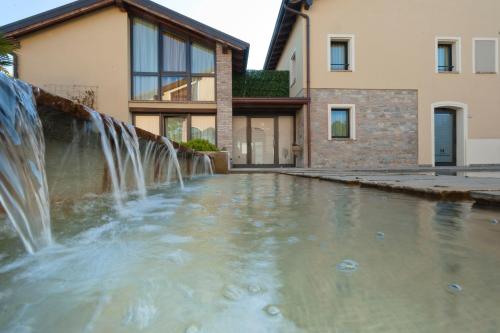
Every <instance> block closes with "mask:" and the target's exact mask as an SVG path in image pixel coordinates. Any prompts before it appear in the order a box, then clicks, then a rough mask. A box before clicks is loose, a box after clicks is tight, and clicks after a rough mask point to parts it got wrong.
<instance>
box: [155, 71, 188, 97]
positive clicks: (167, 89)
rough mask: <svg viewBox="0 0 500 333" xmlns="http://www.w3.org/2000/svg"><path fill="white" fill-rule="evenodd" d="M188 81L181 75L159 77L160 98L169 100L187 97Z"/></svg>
mask: <svg viewBox="0 0 500 333" xmlns="http://www.w3.org/2000/svg"><path fill="white" fill-rule="evenodd" d="M187 87H188V82H187V80H186V78H185V77H182V76H168V77H163V78H162V79H161V100H162V101H170V102H179V101H186V100H187V99H188V90H187Z"/></svg>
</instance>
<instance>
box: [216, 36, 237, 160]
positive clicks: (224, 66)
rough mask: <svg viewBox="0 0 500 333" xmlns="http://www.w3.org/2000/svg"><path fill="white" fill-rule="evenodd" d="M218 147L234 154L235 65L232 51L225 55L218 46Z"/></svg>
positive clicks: (220, 46)
mask: <svg viewBox="0 0 500 333" xmlns="http://www.w3.org/2000/svg"><path fill="white" fill-rule="evenodd" d="M216 57H217V75H216V77H217V79H216V80H217V82H216V84H217V146H218V147H219V149H224V150H226V151H228V152H232V150H233V148H232V142H233V82H232V81H233V64H232V54H231V50H230V49H228V50H227V51H226V53H224V51H223V48H222V45H221V44H217V53H216Z"/></svg>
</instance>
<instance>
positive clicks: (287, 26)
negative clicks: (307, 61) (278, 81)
mask: <svg viewBox="0 0 500 333" xmlns="http://www.w3.org/2000/svg"><path fill="white" fill-rule="evenodd" d="M312 3H313V0H295V1H294V0H282V2H281V7H280V11H279V13H278V18H277V20H276V25H275V26H274V32H273V37H272V38H271V43H270V44H269V49H268V51H267V57H266V61H265V63H264V69H267V70H274V69H276V66H278V61H279V60H280V58H281V54H282V53H283V49H284V48H285V46H286V43H287V41H288V38H289V37H290V34H291V32H292V28H293V25H294V23H295V21H296V20H297V15H295V14H294V13H291V12H289V11H287V10H285V6H288V7H289V8H292V9H295V10H298V11H300V10H301V8H302V5H303V4H304V7H305V8H306V9H309V7H310V6H312Z"/></svg>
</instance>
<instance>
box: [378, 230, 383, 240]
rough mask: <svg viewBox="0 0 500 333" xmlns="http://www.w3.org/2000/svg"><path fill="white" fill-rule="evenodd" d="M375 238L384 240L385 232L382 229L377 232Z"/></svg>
mask: <svg viewBox="0 0 500 333" xmlns="http://www.w3.org/2000/svg"><path fill="white" fill-rule="evenodd" d="M377 239H379V240H384V239H385V234H384V233H383V232H382V231H379V232H377Z"/></svg>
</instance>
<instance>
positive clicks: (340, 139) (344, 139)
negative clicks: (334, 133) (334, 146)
mask: <svg viewBox="0 0 500 333" xmlns="http://www.w3.org/2000/svg"><path fill="white" fill-rule="evenodd" d="M328 141H343V142H345V141H356V139H353V138H330V139H328Z"/></svg>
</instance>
